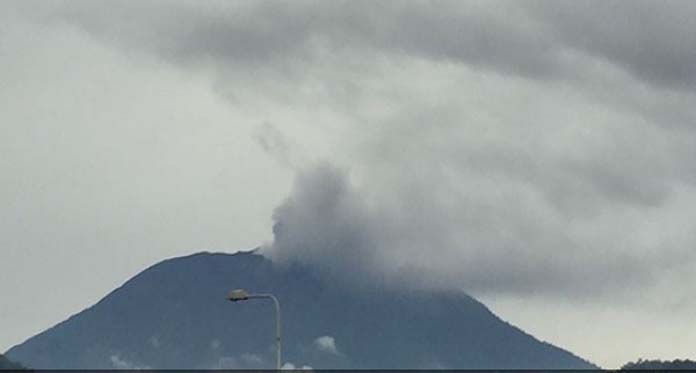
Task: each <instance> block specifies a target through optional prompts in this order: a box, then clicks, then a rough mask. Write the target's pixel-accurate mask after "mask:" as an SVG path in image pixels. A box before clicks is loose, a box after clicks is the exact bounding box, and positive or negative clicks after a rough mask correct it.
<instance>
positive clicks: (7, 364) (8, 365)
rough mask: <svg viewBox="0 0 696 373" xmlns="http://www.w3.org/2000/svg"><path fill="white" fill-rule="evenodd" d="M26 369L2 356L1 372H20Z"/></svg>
mask: <svg viewBox="0 0 696 373" xmlns="http://www.w3.org/2000/svg"><path fill="white" fill-rule="evenodd" d="M19 369H25V368H24V367H23V366H22V365H20V364H17V363H15V362H13V361H10V360H9V359H7V358H6V357H5V356H3V355H2V354H0V370H19Z"/></svg>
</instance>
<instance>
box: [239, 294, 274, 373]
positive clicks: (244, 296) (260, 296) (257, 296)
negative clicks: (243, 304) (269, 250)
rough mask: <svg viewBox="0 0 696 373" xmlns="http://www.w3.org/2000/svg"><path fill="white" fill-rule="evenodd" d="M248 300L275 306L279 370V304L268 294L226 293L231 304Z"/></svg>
mask: <svg viewBox="0 0 696 373" xmlns="http://www.w3.org/2000/svg"><path fill="white" fill-rule="evenodd" d="M249 299H270V300H272V301H273V304H274V305H275V316H276V369H277V370H280V361H281V360H280V303H279V302H278V298H276V297H275V296H274V295H273V294H270V293H267V294H266V293H262V294H249V293H247V291H246V290H244V289H235V290H231V291H230V292H229V293H227V300H229V301H232V302H239V301H243V300H249Z"/></svg>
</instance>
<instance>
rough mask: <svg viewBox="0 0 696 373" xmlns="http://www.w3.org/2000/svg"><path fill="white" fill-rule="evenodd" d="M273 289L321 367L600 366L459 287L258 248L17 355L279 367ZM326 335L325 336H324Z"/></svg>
mask: <svg viewBox="0 0 696 373" xmlns="http://www.w3.org/2000/svg"><path fill="white" fill-rule="evenodd" d="M231 288H246V289H248V290H250V291H258V292H273V293H274V294H276V295H277V296H278V298H279V299H280V302H281V307H282V315H283V333H284V336H283V353H284V354H283V361H285V362H292V363H294V364H295V365H296V366H302V365H310V366H313V367H315V368H437V367H443V368H592V365H591V364H589V363H587V362H586V361H584V360H582V359H580V358H578V357H576V356H574V355H572V354H571V353H569V352H567V351H564V350H562V349H559V348H557V347H554V346H552V345H550V344H547V343H544V342H540V341H538V340H536V339H535V338H533V337H532V336H530V335H528V334H526V333H524V332H522V331H521V330H519V329H517V328H515V327H513V326H511V325H509V324H507V323H506V322H504V321H502V320H500V319H499V318H498V317H496V316H495V315H494V314H493V313H491V312H490V311H489V310H488V309H487V308H486V307H485V306H483V305H482V304H481V303H479V302H478V301H476V300H474V299H473V298H471V297H469V296H467V295H465V294H463V293H458V292H426V291H405V290H379V289H366V288H359V289H355V288H349V287H347V286H343V285H340V284H338V283H333V282H331V281H330V280H327V279H325V278H323V277H320V276H317V275H315V273H314V272H313V271H312V270H310V269H308V268H302V267H292V268H284V269H280V268H277V267H276V266H274V265H273V264H272V263H271V261H270V260H268V259H266V258H264V257H263V256H261V255H258V254H254V253H238V254H233V255H229V254H208V253H200V254H195V255H191V256H188V257H182V258H175V259H170V260H166V261H164V262H161V263H159V264H157V265H154V266H152V267H150V268H149V269H147V270H145V271H143V272H141V273H140V274H138V275H137V276H135V277H133V278H132V279H131V280H129V281H128V282H126V283H125V284H124V285H123V286H122V287H120V288H118V289H116V290H115V291H113V292H112V293H110V294H109V295H107V296H106V297H104V298H103V299H102V300H101V301H99V302H98V303H97V304H96V305H94V306H92V307H90V308H88V309H86V310H84V311H82V312H80V313H79V314H77V315H74V316H73V317H71V318H69V319H68V320H66V321H64V322H62V323H60V324H58V325H56V326H55V327H53V328H50V329H48V330H46V331H45V332H43V333H41V334H39V335H37V336H34V337H32V338H30V339H29V340H27V341H26V342H24V343H22V344H20V345H18V346H15V347H13V348H12V349H10V350H9V351H8V352H7V355H8V357H9V358H11V359H13V360H16V361H20V362H23V363H24V364H26V365H29V366H31V367H33V368H37V369H41V368H145V367H152V368H268V367H272V366H273V356H274V355H273V354H274V350H273V347H272V346H273V335H274V321H273V320H274V319H273V307H272V305H271V304H270V302H267V301H264V300H253V301H247V302H238V303H230V302H227V301H225V300H224V295H225V294H226V292H227V290H229V289H231ZM320 337H323V338H320Z"/></svg>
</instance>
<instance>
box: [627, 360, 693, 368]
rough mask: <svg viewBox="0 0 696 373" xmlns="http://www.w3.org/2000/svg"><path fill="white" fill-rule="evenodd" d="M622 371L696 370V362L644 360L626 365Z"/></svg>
mask: <svg viewBox="0 0 696 373" xmlns="http://www.w3.org/2000/svg"><path fill="white" fill-rule="evenodd" d="M621 369H622V370H696V361H693V360H679V359H677V360H672V361H666V360H665V361H662V360H643V359H638V361H636V362H630V363H626V364H625V365H624V366H622V367H621Z"/></svg>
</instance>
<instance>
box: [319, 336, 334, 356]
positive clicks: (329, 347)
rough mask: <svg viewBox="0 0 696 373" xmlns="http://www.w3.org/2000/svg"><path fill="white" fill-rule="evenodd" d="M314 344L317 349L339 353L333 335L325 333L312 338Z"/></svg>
mask: <svg viewBox="0 0 696 373" xmlns="http://www.w3.org/2000/svg"><path fill="white" fill-rule="evenodd" d="M314 345H315V346H316V348H317V349H318V350H319V351H322V352H327V353H329V354H333V355H340V353H339V352H338V349H337V348H336V340H335V339H334V337H331V336H328V335H325V336H321V337H319V338H317V339H315V340H314Z"/></svg>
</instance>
